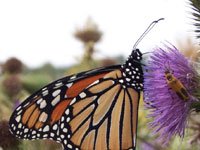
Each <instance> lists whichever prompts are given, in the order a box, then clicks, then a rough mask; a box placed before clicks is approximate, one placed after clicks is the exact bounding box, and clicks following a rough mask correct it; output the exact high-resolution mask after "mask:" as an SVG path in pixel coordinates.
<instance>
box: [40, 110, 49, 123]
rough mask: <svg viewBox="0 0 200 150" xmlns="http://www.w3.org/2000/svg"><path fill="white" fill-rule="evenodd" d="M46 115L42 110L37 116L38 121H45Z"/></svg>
mask: <svg viewBox="0 0 200 150" xmlns="http://www.w3.org/2000/svg"><path fill="white" fill-rule="evenodd" d="M47 117H48V115H47V114H46V113H45V112H42V114H41V115H40V117H39V121H40V122H45V121H46V120H47Z"/></svg>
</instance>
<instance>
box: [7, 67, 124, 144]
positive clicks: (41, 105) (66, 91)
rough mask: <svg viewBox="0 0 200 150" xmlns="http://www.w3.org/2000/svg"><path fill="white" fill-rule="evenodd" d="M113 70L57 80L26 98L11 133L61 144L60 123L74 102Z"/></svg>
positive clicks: (11, 123) (18, 111)
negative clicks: (92, 84)
mask: <svg viewBox="0 0 200 150" xmlns="http://www.w3.org/2000/svg"><path fill="white" fill-rule="evenodd" d="M119 67H120V66H112V67H107V68H100V69H96V70H90V71H87V72H83V73H79V74H76V75H72V76H68V77H65V78H62V79H59V80H57V81H55V82H53V83H51V84H49V85H47V86H45V87H43V88H42V89H41V90H39V91H38V92H36V93H35V94H33V95H31V96H30V97H29V98H27V99H26V100H25V101H24V102H23V103H22V104H21V105H19V106H18V107H17V108H16V110H15V111H14V112H13V114H12V116H11V118H10V122H9V124H10V130H11V132H12V133H13V134H15V135H16V136H17V137H19V138H22V139H45V138H48V139H53V140H56V141H58V142H61V141H62V140H61V139H60V134H59V130H60V129H59V128H58V127H59V123H60V119H61V117H62V116H63V113H64V111H65V110H66V108H67V107H68V105H69V103H70V102H71V101H72V99H73V98H75V97H76V96H78V94H79V93H80V92H81V91H83V90H84V89H85V88H86V87H87V86H89V85H90V84H91V83H93V82H94V81H96V80H98V79H99V78H101V77H103V76H104V75H105V74H107V73H108V72H110V71H112V70H114V69H116V68H119Z"/></svg>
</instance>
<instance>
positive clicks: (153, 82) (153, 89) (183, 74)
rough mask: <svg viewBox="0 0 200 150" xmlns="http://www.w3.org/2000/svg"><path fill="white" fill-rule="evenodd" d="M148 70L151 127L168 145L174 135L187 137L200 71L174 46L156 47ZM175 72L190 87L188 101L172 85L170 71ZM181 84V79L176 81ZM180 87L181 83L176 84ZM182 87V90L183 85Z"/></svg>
mask: <svg viewBox="0 0 200 150" xmlns="http://www.w3.org/2000/svg"><path fill="white" fill-rule="evenodd" d="M145 69H146V70H147V71H146V72H145V73H144V101H145V103H146V107H147V108H148V109H150V114H149V115H148V116H149V117H151V118H153V121H152V122H151V123H150V127H152V128H153V129H154V132H153V133H154V134H155V133H158V134H159V135H160V136H159V140H161V141H162V142H163V143H164V144H167V143H168V142H169V140H170V139H171V137H172V136H173V135H179V136H180V137H183V136H184V129H185V127H186V124H187V116H188V114H189V110H190V105H191V103H192V101H194V98H193V96H192V92H193V90H194V88H195V87H196V86H197V82H196V81H195V79H196V77H197V73H196V72H195V70H194V69H193V67H192V66H191V65H190V63H189V61H188V60H187V59H186V58H185V57H184V56H183V55H182V54H181V53H180V52H179V51H178V50H177V49H176V48H175V47H174V46H172V45H170V46H167V45H164V48H156V49H155V51H154V52H153V54H152V56H151V57H150V59H149V61H148V63H147V66H146V68H145ZM167 72H168V73H170V74H172V75H173V76H174V77H175V78H176V79H177V80H179V81H180V82H181V83H182V86H184V88H185V89H186V92H187V93H186V95H185V96H186V97H187V95H188V98H187V100H184V99H183V97H181V96H180V94H178V92H177V91H175V89H173V88H170V86H169V84H168V83H167V79H166V76H165V74H166V73H167ZM175 84H177V82H176V83H175ZM175 86H176V87H177V85H175ZM178 90H180V91H181V89H180V88H179V89H178Z"/></svg>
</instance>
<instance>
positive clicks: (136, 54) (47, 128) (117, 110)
mask: <svg viewBox="0 0 200 150" xmlns="http://www.w3.org/2000/svg"><path fill="white" fill-rule="evenodd" d="M159 20H161V19H159ZM159 20H157V21H154V22H152V24H151V25H150V26H149V27H148V28H147V29H149V28H150V27H151V26H152V25H153V24H155V23H157V22H158V21H159ZM147 31H148V30H146V31H145V32H144V33H143V34H142V36H143V35H144V34H145V33H146V32H147ZM142 36H141V37H142ZM140 39H141V38H139V40H140ZM139 40H138V41H139ZM136 44H137V42H136ZM136 44H135V45H136ZM141 60H142V53H141V52H140V50H139V49H136V48H134V50H133V51H132V53H131V55H130V56H129V57H128V59H127V60H126V62H125V63H124V64H122V65H114V66H110V67H104V68H99V69H94V70H90V71H86V72H82V73H78V74H76V75H71V76H67V77H64V78H62V79H59V80H57V81H54V82H52V83H50V84H49V85H47V86H45V87H43V88H42V89H41V90H39V91H37V92H36V93H34V94H33V95H31V96H30V97H28V98H27V99H26V100H25V101H24V102H22V104H21V105H19V106H18V107H17V108H16V109H15V111H14V112H13V114H12V116H11V118H10V121H9V125H10V131H11V132H12V133H13V134H15V135H16V137H18V138H22V139H51V140H55V141H57V142H60V143H62V145H63V147H64V149H65V150H68V149H77V150H78V149H87V150H90V149H95V150H98V149H99V150H104V149H112V150H117V149H135V147H136V132H137V116H138V104H139V98H140V92H141V91H142V89H143V71H142V66H141Z"/></svg>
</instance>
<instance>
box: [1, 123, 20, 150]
mask: <svg viewBox="0 0 200 150" xmlns="http://www.w3.org/2000/svg"><path fill="white" fill-rule="evenodd" d="M19 144H20V141H19V140H18V139H17V138H15V137H14V136H13V135H12V134H11V133H10V131H9V125H8V121H5V120H3V121H0V147H2V148H3V149H15V150H17V149H18V145H19Z"/></svg>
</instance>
